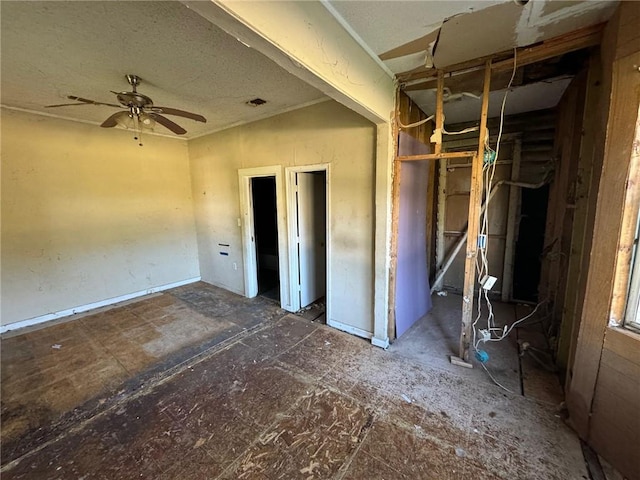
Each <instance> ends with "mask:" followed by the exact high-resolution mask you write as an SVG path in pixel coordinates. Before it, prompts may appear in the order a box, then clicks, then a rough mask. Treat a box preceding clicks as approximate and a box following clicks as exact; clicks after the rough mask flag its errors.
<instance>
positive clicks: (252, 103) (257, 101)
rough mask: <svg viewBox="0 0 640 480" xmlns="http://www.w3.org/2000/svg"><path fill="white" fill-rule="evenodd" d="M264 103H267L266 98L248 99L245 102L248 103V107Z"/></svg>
mask: <svg viewBox="0 0 640 480" xmlns="http://www.w3.org/2000/svg"><path fill="white" fill-rule="evenodd" d="M265 103H267V101H266V100H263V99H261V98H254V99H253V100H249V101H248V102H247V105H249V106H250V107H259V106H260V105H264V104H265Z"/></svg>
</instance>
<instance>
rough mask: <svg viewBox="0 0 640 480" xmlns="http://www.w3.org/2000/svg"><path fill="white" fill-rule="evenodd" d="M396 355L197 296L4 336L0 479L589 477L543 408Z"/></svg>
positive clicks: (209, 293) (241, 302)
mask: <svg viewBox="0 0 640 480" xmlns="http://www.w3.org/2000/svg"><path fill="white" fill-rule="evenodd" d="M437 308H443V309H445V310H446V307H445V306H442V305H441V306H439V307H438V306H437ZM436 313H437V310H436ZM433 318H435V317H433ZM423 320H424V319H423ZM424 321H425V322H427V321H428V319H426V320H424ZM419 328H420V327H419V325H418V326H416V327H415V329H416V330H419ZM414 333H415V332H414ZM427 337H429V338H431V339H434V338H435V337H434V336H433V335H428V336H427ZM405 338H406V339H409V337H405ZM402 341H404V339H402ZM56 345H60V348H53V347H55V346H56ZM401 346H402V345H401V344H400V341H399V342H397V343H396V345H394V346H393V347H392V348H391V349H390V351H383V350H380V349H378V348H375V347H372V346H371V345H370V343H369V342H367V341H365V340H362V339H359V338H356V337H353V336H350V335H347V334H344V333H342V332H339V331H336V330H334V329H331V328H329V327H326V326H324V325H322V324H321V323H319V322H311V321H308V320H305V319H304V318H301V317H297V316H294V315H286V314H285V312H283V311H281V310H280V309H278V308H277V306H275V305H274V304H273V303H270V302H268V301H265V300H261V299H254V300H247V299H244V298H241V297H238V296H235V295H233V294H231V293H228V292H224V291H222V290H219V289H216V288H214V287H211V286H208V285H206V284H202V283H199V284H195V285H190V286H187V287H181V288H180V289H176V290H173V291H171V292H169V293H164V294H162V295H157V296H154V297H153V298H147V299H144V300H141V301H139V302H135V303H130V304H129V305H124V306H120V307H118V308H114V309H110V310H106V311H104V312H102V313H98V314H96V315H88V316H85V317H83V318H81V319H79V320H75V321H72V322H68V323H64V324H61V325H57V326H53V327H50V328H47V329H44V330H39V331H35V332H31V333H25V334H21V335H18V336H8V337H6V336H5V337H3V339H2V465H3V466H2V468H1V470H0V473H1V475H2V478H3V480H8V479H43V478H47V479H65V480H66V479H72V478H83V479H89V478H103V479H119V478H123V479H125V478H126V479H130V478H149V479H191V478H193V479H199V478H203V479H204V478H225V479H226V478H228V479H240V478H242V479H278V478H282V479H294V478H301V479H318V478H336V479H367V480H368V479H402V478H410V479H437V480H447V479H469V478H483V479H510V480H511V479H541V480H542V479H544V480H547V479H562V480H567V479H576V480H577V479H587V478H589V477H588V474H587V472H586V469H585V464H584V460H583V457H582V453H581V450H580V444H579V441H578V439H577V437H576V436H575V434H573V432H572V431H571V430H570V429H568V428H567V427H566V426H565V425H564V424H563V422H562V420H561V419H560V418H559V415H558V414H557V411H556V408H555V405H554V404H553V403H552V402H546V401H540V400H536V399H533V398H529V397H527V396H522V395H520V394H517V393H516V394H510V393H507V392H505V391H504V390H502V389H500V388H499V387H497V386H495V385H494V384H493V383H492V382H491V381H487V378H486V377H485V376H480V375H478V372H479V371H478V372H476V370H475V369H474V370H472V371H471V372H473V373H469V371H466V370H462V369H452V368H451V367H449V366H447V365H446V364H445V363H442V362H441V363H437V362H440V360H437V361H436V360H433V361H431V360H430V359H434V358H436V357H437V356H438V355H436V354H435V353H433V354H425V355H424V357H421V358H412V355H415V354H416V352H415V351H414V352H413V353H411V352H410V349H405V350H402V349H400V347H401ZM429 348H431V347H429ZM418 350H419V349H418ZM403 351H404V352H405V353H403ZM407 352H409V353H407ZM431 352H435V351H434V350H431ZM418 353H420V352H418ZM496 360H497V357H496ZM496 370H498V367H497V366H496Z"/></svg>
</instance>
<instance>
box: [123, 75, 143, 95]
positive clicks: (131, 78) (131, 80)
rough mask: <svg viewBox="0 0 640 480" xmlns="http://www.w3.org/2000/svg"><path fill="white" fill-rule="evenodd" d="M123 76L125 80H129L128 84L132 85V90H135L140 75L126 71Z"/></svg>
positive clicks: (138, 83)
mask: <svg viewBox="0 0 640 480" xmlns="http://www.w3.org/2000/svg"><path fill="white" fill-rule="evenodd" d="M125 77H126V78H127V82H129V85H131V86H132V87H133V91H134V92H135V91H136V87H137V86H138V85H140V77H139V76H137V75H133V74H130V73H128V74H127V75H125Z"/></svg>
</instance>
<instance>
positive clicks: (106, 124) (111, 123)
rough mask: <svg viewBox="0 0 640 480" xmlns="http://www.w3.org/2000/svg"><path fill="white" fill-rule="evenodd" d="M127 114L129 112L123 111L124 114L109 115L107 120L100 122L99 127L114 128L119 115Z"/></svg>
mask: <svg viewBox="0 0 640 480" xmlns="http://www.w3.org/2000/svg"><path fill="white" fill-rule="evenodd" d="M128 114H129V112H126V111H124V112H116V113H114V114H113V115H111V116H110V117H109V118H107V119H106V120H105V121H104V122H102V123H101V124H100V126H101V127H104V128H111V127H115V126H116V125H117V124H118V118H119V117H120V116H121V115H128Z"/></svg>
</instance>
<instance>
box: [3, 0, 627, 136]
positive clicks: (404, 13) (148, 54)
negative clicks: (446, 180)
mask: <svg viewBox="0 0 640 480" xmlns="http://www.w3.org/2000/svg"><path fill="white" fill-rule="evenodd" d="M322 1H323V2H324V3H325V5H327V7H328V8H329V10H330V11H333V13H334V14H337V15H338V16H339V17H341V19H342V20H343V21H345V22H346V23H347V24H348V27H349V28H350V29H351V30H352V31H353V32H355V34H356V35H357V36H358V37H360V39H361V40H362V41H363V42H364V43H365V44H366V46H367V48H368V50H369V51H372V52H373V53H374V54H377V55H381V54H383V58H385V60H384V62H385V64H386V66H387V67H388V68H389V69H390V70H391V71H393V72H394V73H400V72H403V71H407V70H409V69H412V68H415V67H416V66H418V67H419V66H421V65H424V63H425V59H426V55H427V51H428V50H429V51H430V50H431V49H432V47H433V45H434V43H435V39H436V38H437V37H438V36H439V40H438V44H437V46H436V49H435V50H434V52H433V55H434V61H435V62H436V66H438V64H439V63H440V64H441V66H444V65H446V64H451V63H455V62H458V61H464V60H466V59H472V58H476V57H478V56H480V55H486V54H490V53H496V52H498V51H503V50H507V49H509V48H511V47H513V46H515V45H518V46H523V45H528V44H531V43H533V42H536V41H539V40H541V39H543V38H545V39H546V38H550V37H552V36H557V35H561V34H563V33H566V32H569V31H572V30H575V29H577V28H580V27H584V26H587V25H593V24H595V23H598V22H602V21H605V20H606V19H608V18H609V16H610V15H611V13H612V12H613V10H614V8H615V6H616V3H617V2H609V1H602V0H590V1H571V2H568V1H561V0H535V1H530V2H529V3H528V4H527V5H526V6H524V7H522V6H519V5H516V4H515V3H514V2H513V1H512V0H482V1H480V0H475V1H468V0H458V1H441V2H438V1H429V2H427V1H418V2H416V1H394V0H387V1H378V2H376V1H339V0H322ZM0 13H1V31H0V35H1V55H2V64H1V74H2V76H1V85H0V87H1V90H0V92H1V97H0V99H1V103H2V104H3V105H5V106H8V107H16V108H23V109H27V110H31V111H36V112H43V113H49V114H55V115H57V116H60V117H64V118H71V119H76V120H82V121H89V122H94V123H97V124H99V123H101V122H102V121H103V120H104V119H105V118H107V117H108V116H109V115H110V114H111V113H113V112H115V111H116V110H115V109H113V108H110V107H106V106H94V105H84V106H69V107H60V108H55V109H47V108H45V105H50V104H57V103H65V102H66V101H67V100H66V96H67V95H76V96H79V97H84V98H90V99H94V100H96V101H100V102H107V103H114V102H115V96H114V95H113V94H112V93H110V90H116V91H122V90H129V86H128V84H127V83H126V80H125V77H124V76H125V74H128V73H131V74H136V75H138V76H140V77H141V79H142V85H141V86H140V87H139V91H140V92H141V93H143V94H145V95H148V96H149V97H151V98H152V99H153V101H154V103H155V104H156V105H160V106H164V107H173V108H178V109H183V110H188V111H193V112H196V113H199V114H202V115H204V116H205V117H206V118H207V120H208V123H207V124H201V123H197V122H194V121H192V120H188V119H182V118H178V117H171V118H172V119H173V120H175V121H177V123H179V124H181V125H182V126H183V127H184V128H185V129H186V130H187V131H188V133H187V135H186V137H187V138H189V137H194V136H198V135H202V134H205V133H208V132H212V131H216V130H220V129H222V128H226V127H229V126H232V125H236V124H241V123H246V122H250V121H254V120H257V119H260V118H265V117H268V116H271V115H274V114H277V113H280V112H283V111H286V110H289V109H292V108H296V107H299V106H302V105H305V104H309V103H313V102H317V101H321V100H322V99H325V98H326V97H325V96H324V95H323V94H322V93H321V92H319V91H318V90H316V89H315V88H313V87H311V86H309V85H308V84H306V83H304V82H303V81H301V80H300V79H298V78H296V77H294V76H293V75H291V74H289V73H288V72H286V71H285V70H283V69H281V68H280V67H278V66H277V65H276V64H275V63H274V62H272V61H271V60H269V59H267V58H266V57H265V56H263V55H262V54H260V53H258V52H257V51H255V50H253V49H251V48H249V47H247V46H245V45H244V44H242V43H241V42H239V41H238V40H236V39H235V38H234V37H232V36H229V35H228V34H226V33H224V32H223V31H222V30H221V29H219V28H218V27H216V26H214V25H212V24H211V23H210V22H209V21H207V20H205V19H204V18H202V17H201V16H199V15H198V14H197V13H195V12H193V11H191V10H189V8H188V7H186V6H185V5H183V4H182V3H179V2H176V1H154V2H145V1H105V2H103V1H88V2H83V1H64V2H63V1H58V2H50V1H43V2H30V1H29V2H28V1H17V2H14V1H6V0H3V1H1V2H0ZM385 54H386V55H385ZM564 83H566V82H564ZM564 83H555V84H553V85H552V84H551V83H550V82H547V83H546V84H542V85H541V86H539V87H537V88H535V89H534V88H531V87H529V88H526V89H524V90H522V92H521V93H519V94H518V95H517V96H516V95H514V99H515V98H520V99H521V100H520V101H519V102H518V104H517V105H515V106H512V105H511V104H510V103H508V104H507V112H508V113H512V112H513V109H516V110H520V109H521V108H524V106H525V105H526V108H529V109H536V108H544V107H546V106H549V105H548V104H549V101H550V99H552V98H559V95H561V93H562V92H561V90H560V86H561V85H563V84H564ZM545 88H548V89H549V92H548V93H547V92H545ZM453 93H457V92H453ZM410 94H411V96H412V97H413V98H414V99H415V100H416V102H417V103H418V104H419V105H420V106H421V107H422V108H423V109H424V110H425V111H426V112H427V113H432V110H433V107H432V105H431V103H430V102H429V100H428V99H430V98H432V96H433V95H432V94H430V93H429V92H428V91H422V92H421V91H416V92H411V93H410ZM255 97H261V98H263V99H265V100H267V104H266V105H263V106H261V107H250V106H248V105H246V103H245V102H247V101H248V100H250V99H252V98H255ZM525 97H527V99H526V100H525ZM536 98H537V99H539V100H540V101H539V102H536ZM475 102H476V100H475V99H470V98H466V97H465V98H463V99H462V100H461V101H459V102H458V103H456V104H455V105H454V104H451V106H449V107H447V108H449V109H454V110H455V114H454V113H453V110H452V111H451V115H450V117H449V119H450V120H452V119H453V118H454V117H455V118H457V119H460V120H470V119H474V118H475V116H476V113H475V110H476V107H475ZM465 112H467V113H465ZM156 131H157V132H158V133H167V134H169V132H168V131H167V130H164V128H163V127H159V126H158V127H156Z"/></svg>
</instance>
